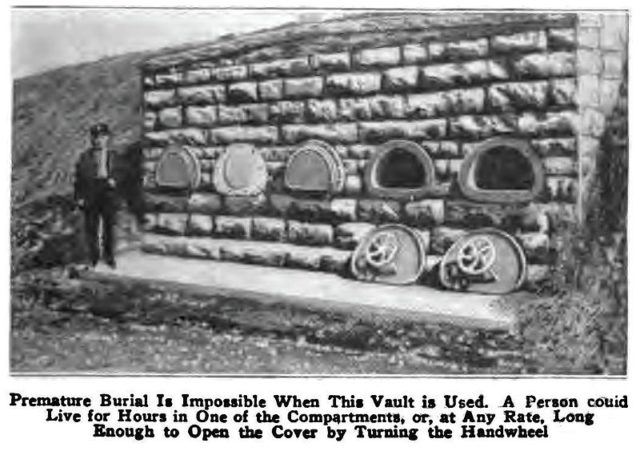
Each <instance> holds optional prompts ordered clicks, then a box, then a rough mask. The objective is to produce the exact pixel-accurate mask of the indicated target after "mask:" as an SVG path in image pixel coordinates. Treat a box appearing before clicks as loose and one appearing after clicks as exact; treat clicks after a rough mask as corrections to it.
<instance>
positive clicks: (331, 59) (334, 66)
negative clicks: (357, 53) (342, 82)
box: [311, 52, 351, 72]
mask: <svg viewBox="0 0 640 459" xmlns="http://www.w3.org/2000/svg"><path fill="white" fill-rule="evenodd" d="M311 65H312V67H313V68H314V69H316V70H329V71H336V72H344V71H346V70H349V67H350V66H351V57H350V56H349V53H348V52H343V53H330V54H316V55H315V56H311Z"/></svg>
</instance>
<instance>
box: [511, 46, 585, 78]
mask: <svg viewBox="0 0 640 459" xmlns="http://www.w3.org/2000/svg"><path fill="white" fill-rule="evenodd" d="M513 67H514V70H515V72H516V74H517V75H518V76H519V77H521V78H547V77H553V76H573V75H575V74H576V56H575V54H574V53H572V52H564V51H559V52H555V53H549V54H547V53H539V54H527V55H525V56H522V57H521V58H519V59H518V60H516V61H515V62H514V63H513Z"/></svg>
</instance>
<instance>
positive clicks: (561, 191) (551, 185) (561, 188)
mask: <svg viewBox="0 0 640 459" xmlns="http://www.w3.org/2000/svg"><path fill="white" fill-rule="evenodd" d="M545 195H546V196H547V199H549V200H550V201H567V202H576V201H577V198H578V182H577V180H576V179H574V178H571V177H562V176H557V177H555V176H554V177H547V178H546V179H545Z"/></svg>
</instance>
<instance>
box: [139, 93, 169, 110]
mask: <svg viewBox="0 0 640 459" xmlns="http://www.w3.org/2000/svg"><path fill="white" fill-rule="evenodd" d="M144 103H145V105H146V106H147V107H149V108H162V107H166V106H168V105H175V103H176V92H175V90H173V89H156V90H153V91H145V93H144Z"/></svg>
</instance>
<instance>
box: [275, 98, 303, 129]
mask: <svg viewBox="0 0 640 459" xmlns="http://www.w3.org/2000/svg"><path fill="white" fill-rule="evenodd" d="M304 114H305V102H304V101H302V100H281V101H279V102H276V103H273V104H271V105H270V106H269V116H270V118H271V120H272V121H275V122H284V123H302V122H304Z"/></svg>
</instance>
